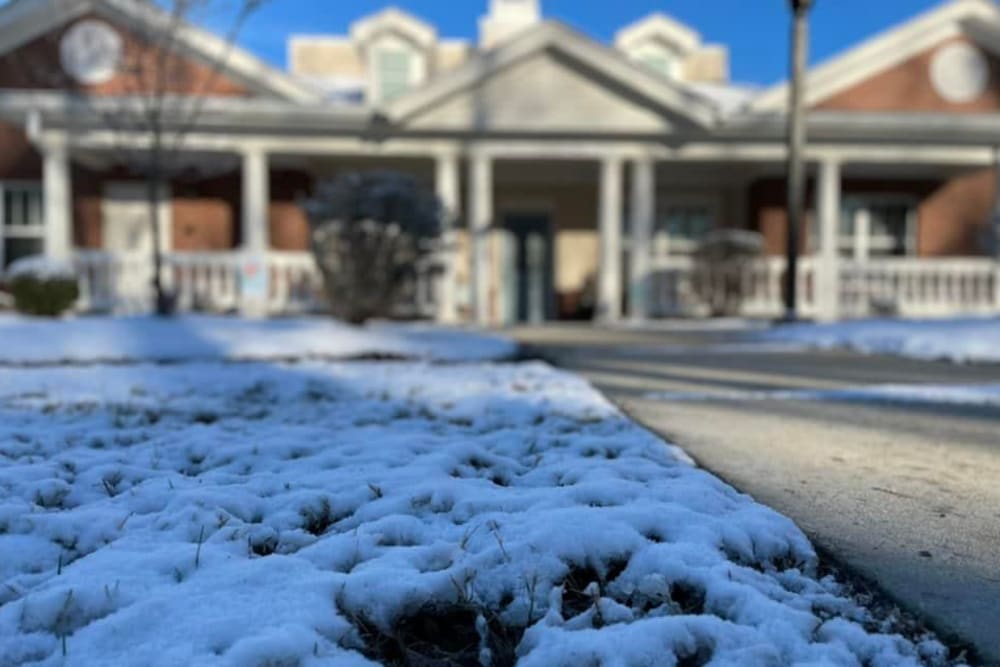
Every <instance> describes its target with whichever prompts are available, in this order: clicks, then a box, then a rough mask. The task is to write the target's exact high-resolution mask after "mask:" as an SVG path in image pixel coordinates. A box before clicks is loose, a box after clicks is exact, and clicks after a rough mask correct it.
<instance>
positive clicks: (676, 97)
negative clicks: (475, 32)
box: [386, 21, 718, 128]
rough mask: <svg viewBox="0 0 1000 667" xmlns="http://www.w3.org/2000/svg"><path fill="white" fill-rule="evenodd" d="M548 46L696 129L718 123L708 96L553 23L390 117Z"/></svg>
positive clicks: (414, 96)
mask: <svg viewBox="0 0 1000 667" xmlns="http://www.w3.org/2000/svg"><path fill="white" fill-rule="evenodd" d="M547 49H552V50H555V51H558V52H559V53H561V54H563V55H565V56H567V57H569V58H572V59H574V60H577V61H578V62H581V63H583V64H585V65H587V66H589V67H591V68H593V69H595V70H597V71H599V72H601V73H602V74H604V75H605V76H607V77H608V78H610V79H613V80H615V81H617V82H618V83H620V85H622V86H623V87H624V88H626V89H631V90H633V91H635V92H636V93H638V94H639V95H641V96H643V97H645V98H647V99H649V100H651V101H652V102H654V103H656V104H658V105H660V106H661V107H662V108H663V109H664V110H668V111H670V112H672V113H673V114H676V115H678V116H680V117H681V118H684V119H686V120H688V121H689V122H691V123H692V124H693V125H695V126H696V127H702V128H708V127H711V126H712V125H715V124H716V123H717V121H718V113H717V110H716V108H715V107H714V106H713V105H712V104H711V103H710V102H708V101H707V100H705V99H704V98H702V97H701V96H699V95H697V94H696V93H693V92H691V91H689V90H688V89H687V88H685V87H682V86H680V85H678V84H676V83H675V82H671V81H670V80H669V79H666V78H664V77H662V76H658V75H656V74H653V73H651V72H647V71H645V70H644V69H643V68H642V67H640V66H638V65H636V64H635V63H633V62H631V61H629V60H628V59H627V58H625V57H624V56H623V55H622V54H620V53H618V52H617V51H614V50H613V49H610V48H608V47H605V46H602V45H600V44H598V43H597V42H594V41H593V40H592V39H590V38H589V37H587V36H585V35H582V34H580V33H578V32H576V31H575V30H573V29H571V28H569V27H568V26H565V25H563V24H561V23H558V22H554V21H547V22H545V23H540V24H539V25H537V26H535V27H533V28H530V29H528V30H526V31H525V32H524V33H523V34H521V35H519V36H517V37H515V38H513V39H512V40H511V41H510V42H507V43H505V44H504V45H503V46H500V47H498V48H497V49H494V50H492V51H489V52H488V53H487V54H485V55H483V54H480V55H478V56H477V57H475V58H473V59H472V60H470V61H469V62H468V63H466V64H465V65H462V66H460V67H459V68H458V69H456V70H454V71H452V72H449V73H447V74H445V75H444V76H442V77H440V78H438V79H437V80H435V81H432V82H431V83H430V84H429V85H427V86H424V87H423V88H420V89H419V90H415V91H414V92H412V93H410V94H408V95H404V96H403V97H401V98H400V99H399V100H397V101H395V102H394V103H393V104H391V105H389V107H387V109H386V111H387V114H388V116H389V118H390V119H391V120H393V121H395V122H398V123H401V124H403V125H404V126H405V124H406V121H408V120H409V119H411V118H412V117H413V116H415V115H417V114H419V113H421V112H424V111H426V110H427V109H429V108H431V107H433V106H434V105H436V104H438V103H440V102H443V101H444V100H446V99H448V98H450V97H451V96H452V95H455V94H456V93H458V92H460V91H462V90H465V89H467V88H470V87H472V86H474V85H476V84H477V83H479V82H481V81H483V80H485V79H486V78H488V77H489V76H491V75H492V74H495V73H496V72H499V71H501V70H503V69H504V68H506V67H508V66H510V65H511V64H513V63H515V62H518V61H520V60H522V59H524V58H526V57H528V56H531V55H534V54H536V53H540V52H543V51H545V50H547Z"/></svg>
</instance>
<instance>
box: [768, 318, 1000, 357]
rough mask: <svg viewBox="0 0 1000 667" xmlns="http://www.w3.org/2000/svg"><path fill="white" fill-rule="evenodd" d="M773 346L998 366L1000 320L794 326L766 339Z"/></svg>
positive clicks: (775, 332)
mask: <svg viewBox="0 0 1000 667" xmlns="http://www.w3.org/2000/svg"><path fill="white" fill-rule="evenodd" d="M763 338H764V339H765V340H769V341H772V342H786V343H801V344H803V345H808V346H813V347H820V348H837V347H842V348H847V349H852V350H857V351H859V352H866V353H871V354H892V355H898V356H904V357H913V358H916V359H946V360H949V361H955V362H1000V318H982V317H978V318H977V317H970V318H962V319H951V320H859V321H855V322H841V323H838V324H821V325H816V324H796V325H790V326H784V327H779V328H777V329H774V330H772V331H770V332H768V333H766V334H763Z"/></svg>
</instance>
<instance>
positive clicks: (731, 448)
mask: <svg viewBox="0 0 1000 667" xmlns="http://www.w3.org/2000/svg"><path fill="white" fill-rule="evenodd" d="M515 335H516V336H517V337H518V338H519V339H520V340H521V341H522V342H524V343H526V344H529V345H532V346H536V348H537V349H538V350H539V351H540V352H542V353H543V354H544V355H545V356H546V357H547V358H549V359H551V360H553V361H555V362H556V363H558V364H560V365H561V366H563V367H565V368H568V369H571V370H574V371H577V372H580V373H582V374H583V375H584V376H586V377H587V378H589V379H590V380H591V381H592V382H593V383H594V384H595V385H597V386H598V387H599V388H601V389H602V390H603V391H604V392H605V393H606V394H607V395H608V396H609V397H610V398H611V399H612V400H615V401H616V402H618V403H619V404H620V405H622V407H623V408H624V409H626V410H627V411H629V412H630V413H631V414H632V415H633V416H635V417H636V418H637V419H638V420H639V421H641V422H643V423H644V424H646V425H647V426H649V427H650V428H651V429H654V430H656V431H658V432H660V433H662V434H663V435H664V436H666V437H667V438H669V439H670V440H672V441H674V442H677V443H678V444H680V445H682V446H683V447H684V448H685V449H686V450H687V451H688V452H689V453H690V454H691V455H692V456H693V457H694V458H695V459H696V460H698V461H699V463H700V464H702V465H703V466H704V467H706V468H708V469H709V470H712V471H713V472H715V473H717V474H719V475H720V476H722V477H723V478H725V479H726V480H727V481H729V482H730V483H732V484H733V485H734V486H736V487H737V488H739V489H741V490H743V491H745V492H747V493H750V494H751V495H753V496H754V497H755V498H756V499H758V500H760V501H762V502H764V503H766V504H768V505H770V506H772V507H774V508H775V509H777V510H779V511H781V512H783V513H785V514H786V515H788V516H790V517H791V518H792V519H794V520H795V521H796V522H797V523H798V524H799V525H800V526H801V527H802V528H803V530H805V531H806V532H807V533H808V534H809V535H810V537H811V538H812V539H813V540H814V541H815V542H816V543H817V545H819V546H820V547H822V548H824V549H826V550H828V551H830V552H831V553H832V554H833V555H834V556H835V557H837V558H838V559H839V560H840V561H841V562H843V563H845V564H846V565H848V566H850V567H851V568H853V569H854V570H856V571H857V572H858V573H860V574H862V575H863V576H866V577H868V578H870V579H873V580H875V581H877V582H878V583H879V584H880V585H881V586H882V587H883V588H884V589H885V590H886V591H887V592H888V593H889V594H890V595H892V596H893V597H895V598H896V599H898V600H899V601H900V602H902V603H903V604H904V605H906V606H907V607H909V608H911V609H912V610H914V611H916V612H919V613H921V614H923V615H924V616H925V617H926V618H927V619H928V620H929V621H930V622H931V623H932V624H933V625H934V627H935V628H936V629H937V630H938V631H939V632H941V633H942V634H954V635H955V636H956V637H958V638H959V639H961V640H964V641H968V642H970V643H972V644H973V645H975V646H976V648H977V650H978V651H979V652H980V653H981V657H982V659H983V660H984V661H985V662H986V663H987V664H997V665H1000V483H998V481H1000V410H998V409H996V408H990V407H972V406H963V405H954V404H953V405H947V404H943V403H942V404H938V403H930V404H924V405H919V406H916V405H912V404H892V403H878V404H872V403H843V402H832V401H817V400H810V401H799V400H788V399H784V400H775V399H768V398H760V397H755V398H749V395H747V397H743V396H742V395H741V393H740V392H748V391H752V392H759V391H767V390H776V389H836V388H844V387H858V386H865V385H872V384H884V383H910V384H929V383H933V384H976V383H990V382H993V383H996V382H1000V367H996V366H992V367H990V366H954V365H950V364H941V363H926V362H914V361H909V360H904V359H893V358H883V357H864V356H860V355H854V354H848V353H840V352H813V351H802V350H799V351H791V350H788V349H775V348H768V347H760V348H758V347H756V346H754V345H749V346H748V345H746V344H745V343H744V341H743V338H742V337H741V335H740V334H739V332H734V331H719V330H712V331H697V330H686V331H680V332H670V331H669V330H659V331H630V330H606V329H594V328H590V327H573V326H560V327H549V328H541V329H525V330H519V331H516V332H515ZM677 392H683V393H684V394H686V396H685V397H684V398H683V400H680V397H679V396H676V393H677ZM656 393H663V395H661V396H654V394H656ZM671 394H675V396H673V397H672V396H671Z"/></svg>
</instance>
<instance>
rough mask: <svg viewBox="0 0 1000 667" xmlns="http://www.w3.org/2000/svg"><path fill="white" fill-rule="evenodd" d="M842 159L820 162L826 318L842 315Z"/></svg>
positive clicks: (822, 313) (819, 273)
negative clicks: (840, 245)
mask: <svg viewBox="0 0 1000 667" xmlns="http://www.w3.org/2000/svg"><path fill="white" fill-rule="evenodd" d="M840 185H841V184H840V163H839V162H838V161H836V160H834V159H830V158H828V159H825V160H823V161H822V162H820V164H819V206H818V212H819V248H818V252H819V255H818V257H817V259H818V261H817V264H816V278H815V280H816V282H815V289H816V309H817V311H816V316H817V319H820V320H824V321H832V320H836V319H837V318H838V317H839V316H840V248H839V235H840Z"/></svg>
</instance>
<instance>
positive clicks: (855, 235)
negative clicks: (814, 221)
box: [837, 193, 920, 261]
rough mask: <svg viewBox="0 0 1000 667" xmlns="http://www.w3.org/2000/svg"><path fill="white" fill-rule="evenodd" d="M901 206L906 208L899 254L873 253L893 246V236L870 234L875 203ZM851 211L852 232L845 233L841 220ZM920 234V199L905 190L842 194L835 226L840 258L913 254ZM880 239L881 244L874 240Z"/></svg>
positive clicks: (870, 257)
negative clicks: (901, 249) (900, 252)
mask: <svg viewBox="0 0 1000 667" xmlns="http://www.w3.org/2000/svg"><path fill="white" fill-rule="evenodd" d="M886 205H888V206H894V205H895V206H903V207H905V208H906V209H907V211H906V229H905V231H904V238H903V239H902V242H903V248H904V253H903V254H902V255H892V254H873V253H872V251H873V250H876V251H877V250H888V249H891V248H893V247H895V245H896V243H895V240H896V239H895V237H893V236H885V235H883V236H880V237H875V236H873V235H872V225H871V212H872V209H873V208H875V207H877V206H886ZM852 211H853V215H854V219H853V220H851V221H850V222H851V227H850V229H851V233H850V235H847V234H845V233H844V222H845V220H847V219H848V218H847V216H848V215H850V214H851V212H852ZM859 232H863V233H859ZM919 233H920V199H919V197H916V196H914V195H910V194H904V193H871V194H856V195H849V196H847V197H844V200H843V203H842V204H841V213H840V218H839V220H838V229H837V252H838V254H839V255H840V257H842V258H845V259H852V260H854V261H867V260H870V259H873V258H874V259H884V258H892V257H916V256H917V253H918V249H919V247H918V241H919ZM876 241H882V243H876Z"/></svg>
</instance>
